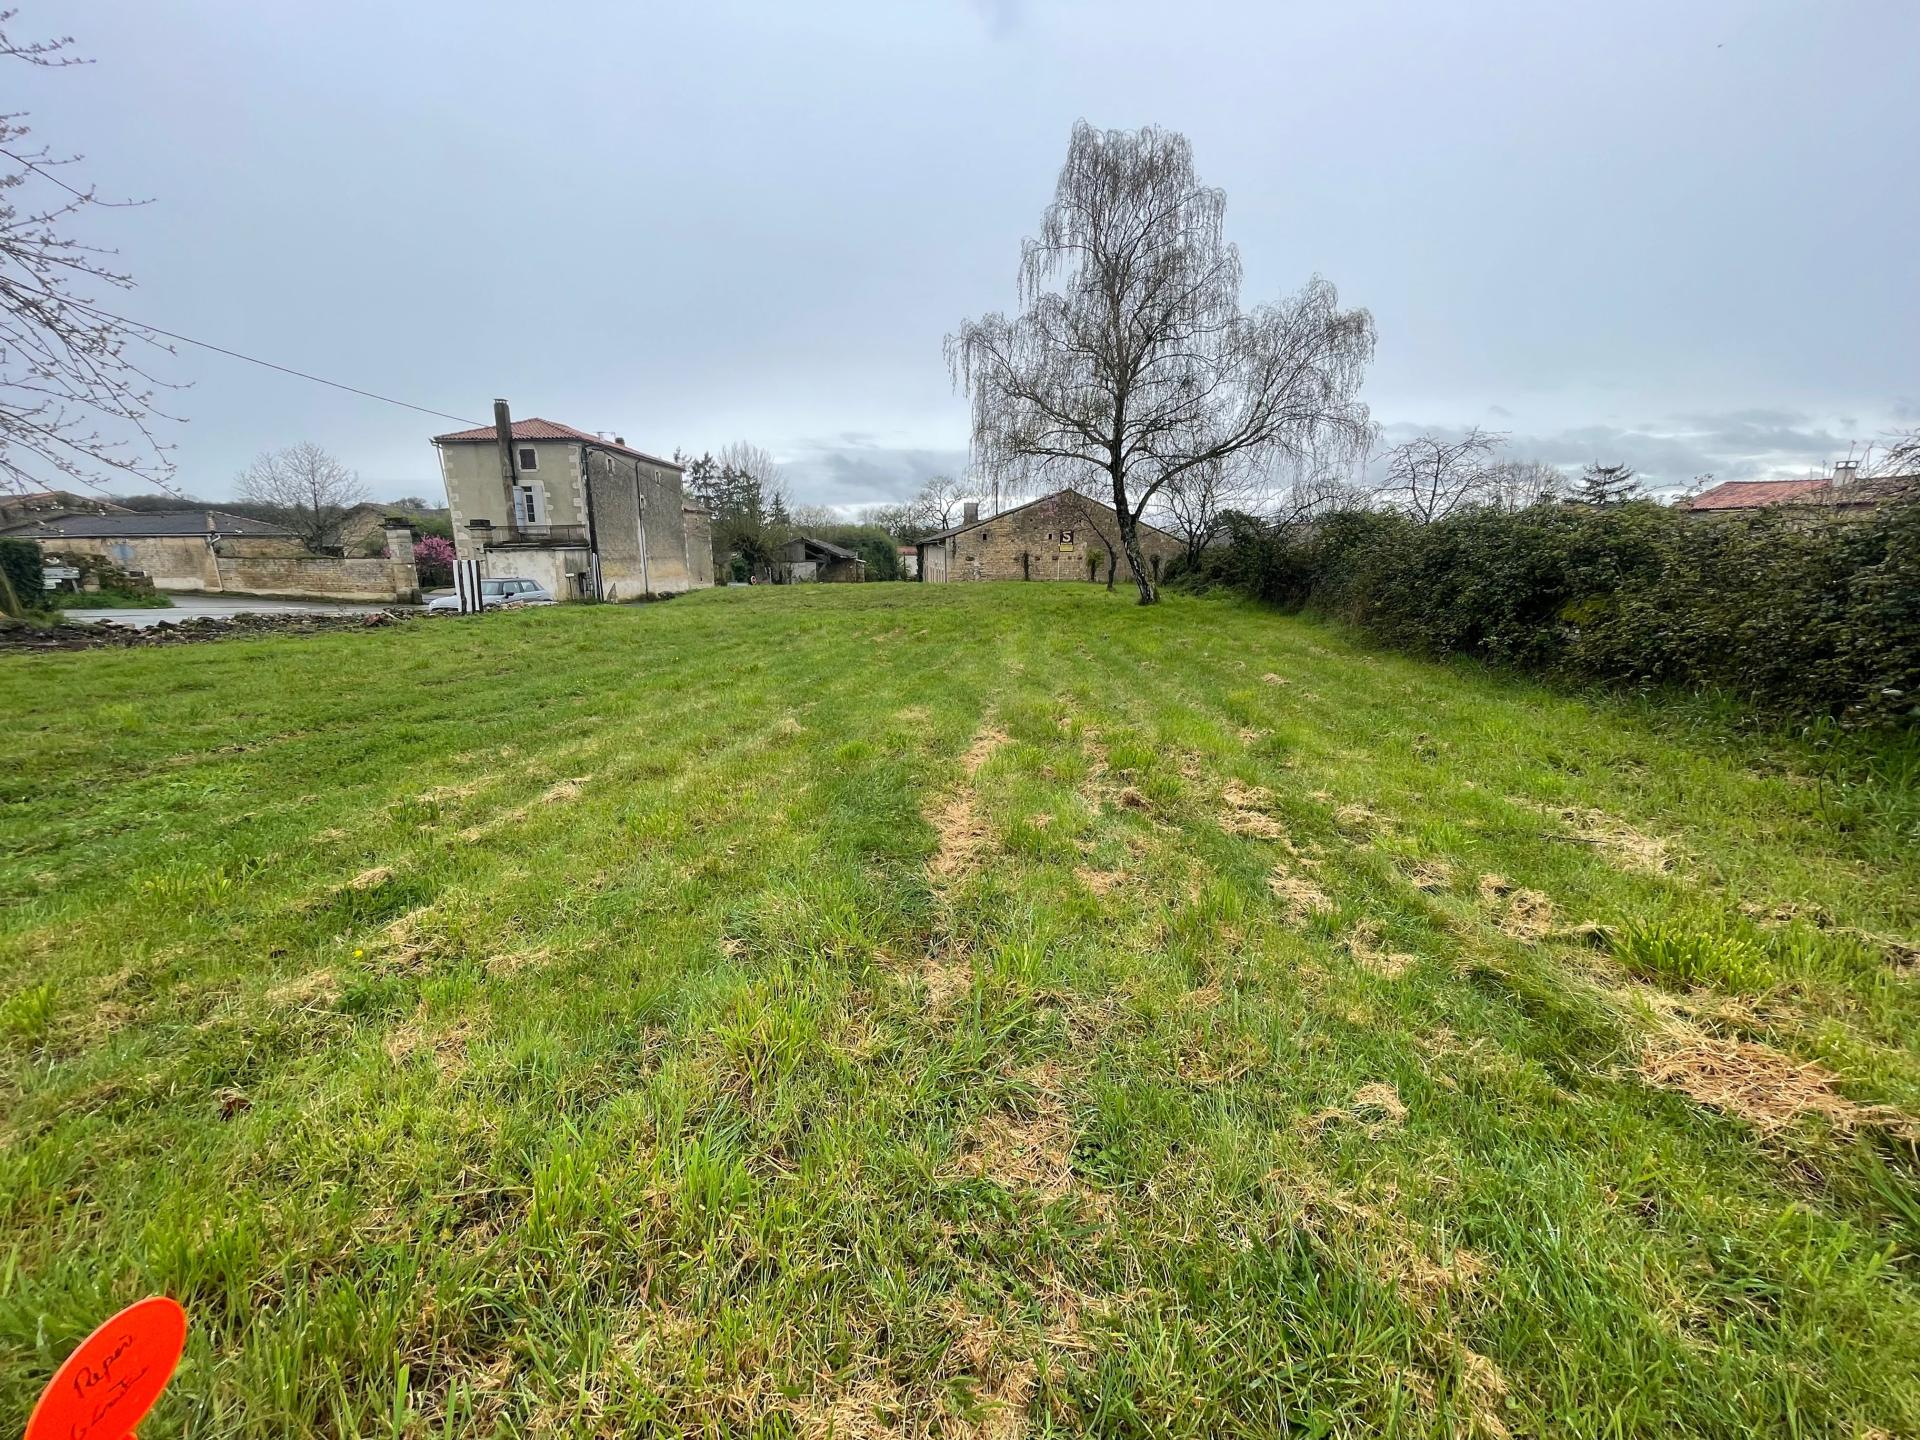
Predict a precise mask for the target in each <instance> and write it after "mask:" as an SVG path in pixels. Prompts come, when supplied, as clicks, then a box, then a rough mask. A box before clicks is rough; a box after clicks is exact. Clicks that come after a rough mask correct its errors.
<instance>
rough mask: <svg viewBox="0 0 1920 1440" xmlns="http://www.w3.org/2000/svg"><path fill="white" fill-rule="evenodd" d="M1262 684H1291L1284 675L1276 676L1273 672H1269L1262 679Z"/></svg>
mask: <svg viewBox="0 0 1920 1440" xmlns="http://www.w3.org/2000/svg"><path fill="white" fill-rule="evenodd" d="M1260 683H1261V684H1263V685H1285V684H1288V683H1289V682H1288V680H1287V678H1286V677H1285V676H1284V675H1276V674H1274V673H1273V671H1271V670H1269V671H1268V672H1267V673H1266V674H1264V675H1262V676H1261V677H1260Z"/></svg>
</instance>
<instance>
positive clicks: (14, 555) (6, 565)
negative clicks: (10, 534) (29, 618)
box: [0, 539, 46, 615]
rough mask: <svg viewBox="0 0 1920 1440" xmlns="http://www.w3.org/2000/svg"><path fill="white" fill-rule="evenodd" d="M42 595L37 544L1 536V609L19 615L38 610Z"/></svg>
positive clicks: (42, 577) (43, 593)
mask: <svg viewBox="0 0 1920 1440" xmlns="http://www.w3.org/2000/svg"><path fill="white" fill-rule="evenodd" d="M45 597H46V579H45V576H44V575H43V574H42V573H41V569H40V547H39V546H38V545H36V544H34V543H33V541H31V540H4V539H0V611H4V612H5V613H6V614H8V615H19V614H23V613H24V612H26V611H28V610H38V609H39V608H40V607H41V605H42V603H43V602H44V600H45Z"/></svg>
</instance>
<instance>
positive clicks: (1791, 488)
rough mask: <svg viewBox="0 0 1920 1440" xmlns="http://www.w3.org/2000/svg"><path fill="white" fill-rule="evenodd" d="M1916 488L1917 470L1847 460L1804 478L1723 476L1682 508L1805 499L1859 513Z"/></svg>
mask: <svg viewBox="0 0 1920 1440" xmlns="http://www.w3.org/2000/svg"><path fill="white" fill-rule="evenodd" d="M1916 491H1920V475H1882V476H1862V475H1861V474H1860V473H1859V466H1858V465H1857V464H1856V463H1854V462H1852V461H1846V462H1843V463H1841V464H1839V465H1836V466H1834V467H1833V474H1831V475H1816V476H1812V477H1809V478H1807V479H1803V480H1728V481H1724V482H1723V483H1721V484H1719V485H1716V486H1714V487H1713V488H1712V489H1711V490H1703V491H1701V493H1700V494H1698V495H1695V496H1694V497H1693V498H1692V499H1691V500H1688V501H1687V502H1686V503H1685V506H1684V508H1685V509H1686V510H1687V511H1688V512H1689V513H1690V514H1697V515H1728V514H1740V513H1743V512H1745V513H1751V512H1752V511H1755V510H1771V509H1773V508H1774V507H1776V506H1780V505H1807V506H1818V507H1821V508H1823V509H1827V510H1834V511H1841V512H1848V511H1851V512H1853V513H1856V514H1857V513H1861V512H1864V511H1870V510H1873V509H1876V508H1877V507H1879V506H1881V505H1884V504H1886V503H1887V502H1888V501H1889V500H1892V499H1895V498H1897V497H1899V496H1902V495H1907V494H1912V493H1915V492H1916Z"/></svg>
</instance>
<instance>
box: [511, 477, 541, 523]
mask: <svg viewBox="0 0 1920 1440" xmlns="http://www.w3.org/2000/svg"><path fill="white" fill-rule="evenodd" d="M513 523H514V524H516V525H544V524H546V523H547V505H546V496H545V495H544V494H543V493H542V491H541V489H540V487H539V486H538V485H516V486H514V487H513Z"/></svg>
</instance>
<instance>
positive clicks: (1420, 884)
mask: <svg viewBox="0 0 1920 1440" xmlns="http://www.w3.org/2000/svg"><path fill="white" fill-rule="evenodd" d="M1407 879H1408V880H1410V881H1411V882H1412V883H1413V888H1414V889H1416V890H1424V891H1426V892H1427V893H1429V894H1432V893H1433V892H1435V891H1439V890H1445V889H1447V888H1448V887H1449V886H1451V885H1452V884H1453V867H1452V866H1451V865H1449V864H1448V863H1447V862H1446V861H1444V860H1419V861H1416V862H1415V863H1414V865H1413V867H1412V868H1411V869H1410V870H1408V871H1407Z"/></svg>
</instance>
